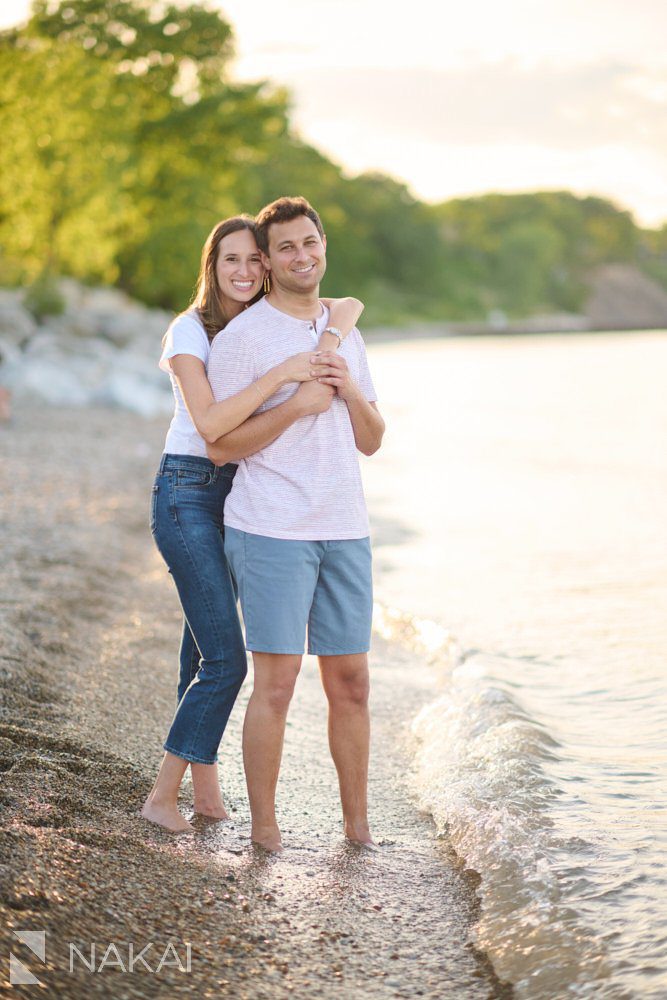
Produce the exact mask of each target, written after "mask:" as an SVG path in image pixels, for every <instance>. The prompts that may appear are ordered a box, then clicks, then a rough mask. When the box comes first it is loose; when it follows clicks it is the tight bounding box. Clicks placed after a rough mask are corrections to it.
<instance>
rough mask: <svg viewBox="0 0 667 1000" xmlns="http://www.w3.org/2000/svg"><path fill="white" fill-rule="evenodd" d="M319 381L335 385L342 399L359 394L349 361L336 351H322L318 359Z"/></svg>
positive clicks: (316, 369)
mask: <svg viewBox="0 0 667 1000" xmlns="http://www.w3.org/2000/svg"><path fill="white" fill-rule="evenodd" d="M315 371H316V372H317V381H318V382H320V383H322V384H324V385H331V386H333V387H334V389H335V390H336V392H337V393H338V395H339V396H340V398H341V399H345V400H349V399H353V398H354V396H356V395H358V393H359V389H358V387H357V383H356V382H355V381H354V379H353V378H352V376H351V375H350V371H349V369H348V367H347V361H346V360H345V358H344V357H342V356H341V355H340V354H336V353H335V352H334V351H322V352H321V354H320V356H319V357H318V359H317V366H316V368H315Z"/></svg>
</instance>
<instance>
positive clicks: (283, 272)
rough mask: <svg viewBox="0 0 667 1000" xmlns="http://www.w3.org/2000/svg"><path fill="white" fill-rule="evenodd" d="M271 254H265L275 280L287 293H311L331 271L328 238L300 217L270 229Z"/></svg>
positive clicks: (307, 219) (308, 220)
mask: <svg viewBox="0 0 667 1000" xmlns="http://www.w3.org/2000/svg"><path fill="white" fill-rule="evenodd" d="M268 236H269V253H268V256H267V255H264V254H263V255H262V257H263V260H264V266H265V267H266V268H267V269H270V270H271V281H272V282H275V284H276V285H278V286H279V287H280V288H283V289H284V290H285V291H289V292H296V293H297V294H299V293H300V294H308V293H310V292H312V291H313V290H314V289H316V288H317V286H318V285H319V283H320V281H321V280H322V277H323V276H324V272H325V271H326V269H327V257H326V247H327V238H326V236H325V237H321V236H320V234H319V233H318V231H317V226H316V225H315V223H314V222H313V220H312V219H309V218H308V217H307V216H305V215H299V216H297V218H296V219H291V220H290V221H289V222H274V223H272V225H271V226H269V233H268Z"/></svg>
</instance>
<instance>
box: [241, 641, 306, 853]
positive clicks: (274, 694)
mask: <svg viewBox="0 0 667 1000" xmlns="http://www.w3.org/2000/svg"><path fill="white" fill-rule="evenodd" d="M252 658H253V663H254V665H255V682H254V687H253V691H252V694H251V696H250V701H249V702H248V708H247V711H246V716H245V721H244V723H243V764H244V767H245V775H246V782H247V784H248V798H249V800H250V812H251V815H252V834H251V836H252V839H253V842H254V843H256V844H259V845H260V846H262V847H265V848H267V850H269V851H280V850H282V843H281V841H280V830H279V829H278V823H277V821H276V785H277V784H278V774H279V772H280V760H281V758H282V753H283V739H284V737H285V720H286V719H287V710H288V709H289V705H290V701H291V700H292V694H293V692H294V685H295V683H296V679H297V677H298V674H299V669H300V667H301V657H300V656H288V655H282V654H278V653H253V654H252Z"/></svg>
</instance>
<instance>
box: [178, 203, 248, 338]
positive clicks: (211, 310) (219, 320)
mask: <svg viewBox="0 0 667 1000" xmlns="http://www.w3.org/2000/svg"><path fill="white" fill-rule="evenodd" d="M243 229H247V230H248V232H250V233H252V235H253V236H254V237H255V239H256V238H257V229H256V226H255V220H254V219H253V218H252V216H251V215H233V216H232V217H231V218H230V219H223V220H222V222H218V224H217V225H216V226H214V227H213V229H212V230H211V232H210V233H209V235H208V239H207V240H206V243H205V244H204V249H203V250H202V254H201V265H200V268H199V277H198V278H197V289H196V291H195V294H194V296H193V299H192V302H191V303H190V306H191V307H192V306H194V307H195V309H196V310H197V312H198V313H199V318H200V319H201V321H202V324H203V326H204V329H205V330H206V334H207V336H208V339H209V340H213V338H214V337H215V335H216V333H218V332H219V331H220V330H222V329H223V327H225V326H226V325H227V323H228V322H229V321H230V319H231V318H232V317H231V316H228V315H227V313H226V312H225V309H224V306H223V303H222V297H221V295H220V287H219V285H218V278H217V275H216V266H217V263H218V248H219V246H220V241H221V240H223V239H224V238H225V236H229V234H230V233H238V232H240V231H241V230H243ZM263 294H264V292H263V290H262V289H261V288H260V290H259V292H258V293H257V295H256V296H255V297H254V298H253V299H252V300H251V302H250V303H248V304H249V305H251V304H252V303H253V302H257V300H258V299H260V298H261V297H262V295H263Z"/></svg>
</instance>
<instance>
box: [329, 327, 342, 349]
mask: <svg viewBox="0 0 667 1000" xmlns="http://www.w3.org/2000/svg"><path fill="white" fill-rule="evenodd" d="M324 332H325V333H333V335H334V337H338V347H340V345H341V344H342V343H343V334H342V333H341V332H340V330H339V329H338V327H337V326H328V327H327V328H326V329H325V331H324Z"/></svg>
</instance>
